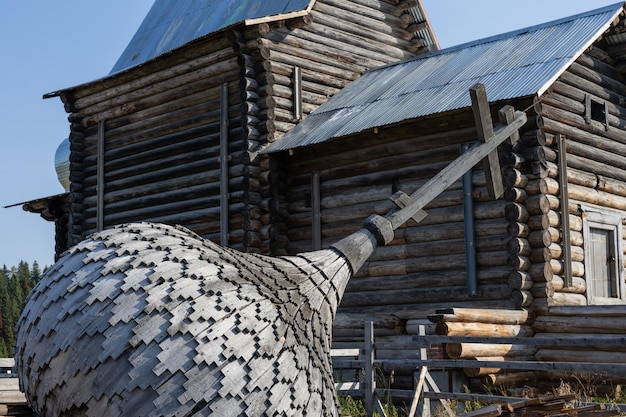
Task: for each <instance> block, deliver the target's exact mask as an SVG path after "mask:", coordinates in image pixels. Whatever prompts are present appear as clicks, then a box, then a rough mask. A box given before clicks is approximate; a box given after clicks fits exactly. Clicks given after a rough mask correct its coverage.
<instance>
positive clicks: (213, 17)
mask: <svg viewBox="0 0 626 417" xmlns="http://www.w3.org/2000/svg"><path fill="white" fill-rule="evenodd" d="M311 3H312V0H271V1H267V0H176V1H172V0H156V1H155V2H154V5H153V6H152V8H151V9H150V11H149V12H148V14H147V15H146V18H145V19H144V20H143V23H142V24H141V26H140V27H139V30H137V33H135V36H134V37H133V39H132V40H131V41H130V43H129V44H128V46H127V47H126V49H125V50H124V52H123V53H122V56H121V57H120V58H119V59H118V61H117V63H116V64H115V66H114V67H113V69H112V70H111V74H113V73H116V72H119V71H122V70H125V69H127V68H130V67H133V66H135V65H139V64H141V63H143V62H146V61H148V60H150V59H152V58H154V57H156V56H159V55H161V54H163V53H165V52H169V51H171V50H173V49H175V48H178V47H180V46H182V45H184V44H186V43H189V42H190V41H192V40H194V39H197V38H200V37H202V36H205V35H208V34H210V33H213V32H216V31H218V30H220V29H224V28H226V27H228V26H232V25H234V24H237V23H241V22H244V21H246V20H250V19H258V18H262V17H267V16H275V15H283V14H287V13H294V12H300V11H306V10H307V9H308V7H309V5H310V4H311Z"/></svg>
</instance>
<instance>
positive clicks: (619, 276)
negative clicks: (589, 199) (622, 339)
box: [581, 205, 626, 305]
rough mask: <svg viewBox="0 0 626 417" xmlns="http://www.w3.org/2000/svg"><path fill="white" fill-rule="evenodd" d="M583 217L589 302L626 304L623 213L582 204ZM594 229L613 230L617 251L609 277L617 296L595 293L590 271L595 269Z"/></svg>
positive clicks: (613, 243) (592, 303)
mask: <svg viewBox="0 0 626 417" xmlns="http://www.w3.org/2000/svg"><path fill="white" fill-rule="evenodd" d="M581 211H582V215H583V216H582V218H583V240H584V253H585V260H584V265H585V281H586V283H587V303H588V304H589V305H608V304H626V285H625V284H624V260H623V246H624V244H623V232H622V221H623V218H624V216H623V214H621V213H619V212H616V211H612V210H606V209H603V208H598V207H591V206H583V205H581ZM592 229H600V230H607V231H609V232H612V233H611V234H610V235H609V236H611V243H610V244H611V246H612V248H613V250H614V251H615V255H614V256H615V259H614V260H613V267H612V270H613V271H614V273H612V274H611V275H614V276H611V277H609V279H611V280H616V281H617V282H615V284H616V286H615V288H616V290H617V297H601V296H597V295H595V294H594V286H593V285H592V282H593V277H590V276H589V273H590V272H591V271H592V270H593V268H592V267H591V262H592V259H591V251H592V250H591V241H590V240H591V239H590V233H591V230H592Z"/></svg>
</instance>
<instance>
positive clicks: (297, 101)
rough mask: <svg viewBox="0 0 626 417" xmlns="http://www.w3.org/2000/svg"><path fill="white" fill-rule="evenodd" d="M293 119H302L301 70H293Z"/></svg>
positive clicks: (296, 68)
mask: <svg viewBox="0 0 626 417" xmlns="http://www.w3.org/2000/svg"><path fill="white" fill-rule="evenodd" d="M293 118H294V119H296V120H300V119H302V68H300V67H294V68H293Z"/></svg>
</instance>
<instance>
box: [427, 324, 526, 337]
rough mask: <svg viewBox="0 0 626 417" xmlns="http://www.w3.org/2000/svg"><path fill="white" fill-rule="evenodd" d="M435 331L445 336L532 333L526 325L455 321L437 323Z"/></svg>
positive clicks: (506, 335) (522, 334)
mask: <svg viewBox="0 0 626 417" xmlns="http://www.w3.org/2000/svg"><path fill="white" fill-rule="evenodd" d="M436 332H437V334H439V335H446V336H472V337H512V336H518V337H530V336H532V335H533V334H534V333H533V330H532V328H531V327H530V326H527V325H515V324H490V323H457V322H449V323H448V322H440V323H437V327H436Z"/></svg>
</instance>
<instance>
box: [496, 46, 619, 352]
mask: <svg viewBox="0 0 626 417" xmlns="http://www.w3.org/2000/svg"><path fill="white" fill-rule="evenodd" d="M601 47H602V43H601V42H598V43H596V44H595V45H594V46H593V47H591V48H590V49H589V50H588V51H586V52H585V53H584V54H583V55H582V56H581V57H580V58H579V59H578V60H577V61H576V62H575V63H573V64H572V65H571V67H570V68H569V69H568V70H567V71H565V72H564V73H563V74H562V76H561V77H560V78H559V79H558V80H557V81H556V82H555V83H554V84H553V86H552V87H551V88H550V89H549V90H548V92H547V93H545V94H544V95H543V96H541V97H539V98H538V100H537V101H536V103H535V106H534V109H535V111H536V112H537V125H538V127H539V130H538V131H537V132H533V133H530V134H527V135H525V136H524V137H523V142H524V147H523V149H520V150H519V151H518V152H517V153H516V154H514V155H512V156H511V159H513V160H515V162H514V163H513V165H512V167H510V168H509V171H508V172H507V173H506V177H507V178H509V182H510V184H509V185H511V187H512V188H511V189H510V190H509V192H508V193H507V196H508V199H509V201H510V206H509V207H508V212H509V213H510V214H511V216H510V220H511V221H512V223H511V225H510V231H511V233H512V234H513V235H514V234H517V237H516V238H515V241H514V243H512V244H511V245H510V247H509V249H510V253H511V256H517V257H518V259H520V265H522V264H524V265H527V266H526V267H524V268H519V269H518V270H517V271H515V272H514V273H513V274H512V275H511V277H510V282H511V286H512V287H513V288H516V291H517V292H518V293H519V294H520V300H522V305H524V306H528V307H529V308H531V309H532V310H533V311H534V312H535V313H536V314H537V319H536V320H535V322H534V323H533V325H532V327H533V330H534V331H535V332H536V334H537V336H541V337H543V336H551V335H554V336H555V337H556V336H567V337H573V338H576V337H579V338H580V337H589V338H592V339H593V338H594V337H602V335H604V334H626V333H625V332H624V328H626V327H625V326H626V322H625V321H624V319H623V317H624V315H623V313H624V311H623V306H617V307H612V308H609V309H607V308H605V307H603V306H601V305H591V304H593V303H592V302H591V301H590V297H589V293H588V289H587V284H588V282H587V271H585V249H584V248H585V239H587V237H586V236H585V234H584V230H583V219H584V217H585V213H584V211H583V210H582V209H581V207H582V206H592V207H596V208H599V209H602V210H608V211H609V212H611V213H614V214H616V215H618V216H622V218H623V219H626V204H625V203H626V193H625V190H626V169H625V167H626V158H625V157H624V155H626V137H625V135H624V127H625V126H626V107H624V104H623V103H624V102H625V98H626V87H625V85H624V82H623V76H622V74H620V73H618V71H617V70H616V68H615V66H614V65H613V63H612V61H611V59H610V57H609V55H608V54H606V53H605V52H603V51H602V50H601V49H600V48H601ZM590 100H591V101H593V102H597V103H601V107H602V108H604V103H605V102H606V103H607V104H606V109H608V114H607V115H606V119H605V118H604V117H605V115H604V114H600V115H598V114H597V113H596V114H595V115H594V116H593V117H591V118H589V111H588V106H589V102H590ZM559 135H563V136H564V137H565V144H566V149H567V151H566V155H565V159H566V164H567V175H566V177H567V181H566V182H567V191H568V192H567V195H568V199H569V204H568V205H567V207H564V206H563V204H562V203H563V201H562V200H561V197H560V193H561V189H560V181H562V178H561V176H562V175H565V174H564V173H563V172H561V170H560V169H559V158H560V156H561V155H560V153H559V146H558V138H559ZM564 215H565V216H567V219H568V220H569V242H564V238H563V237H564V229H563V216H564ZM623 222H624V220H623ZM622 227H623V226H622ZM565 245H569V247H570V250H571V258H570V262H569V265H570V269H571V276H572V278H571V285H567V282H566V276H565V274H566V269H565V262H566V257H565V250H564V249H565ZM621 247H622V249H623V248H626V242H624V241H622V242H621ZM522 259H523V260H524V262H522V261H521V260H522ZM623 272H624V271H623V268H622V270H621V271H619V273H620V274H622V278H621V279H622V280H623ZM606 303H609V304H615V303H618V304H625V303H626V300H623V299H621V300H620V299H619V298H616V299H613V300H604V301H600V300H598V301H596V302H595V304H606ZM621 350H622V349H621V348H618V347H604V348H597V347H591V346H588V347H580V346H579V347H571V346H567V344H565V345H563V346H561V347H558V348H555V347H543V348H540V349H539V351H538V352H537V355H536V358H537V359H538V360H546V361H551V360H564V361H587V362H594V361H595V362H620V363H621V362H623V353H621Z"/></svg>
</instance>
